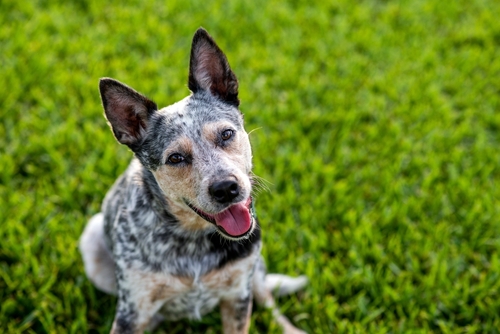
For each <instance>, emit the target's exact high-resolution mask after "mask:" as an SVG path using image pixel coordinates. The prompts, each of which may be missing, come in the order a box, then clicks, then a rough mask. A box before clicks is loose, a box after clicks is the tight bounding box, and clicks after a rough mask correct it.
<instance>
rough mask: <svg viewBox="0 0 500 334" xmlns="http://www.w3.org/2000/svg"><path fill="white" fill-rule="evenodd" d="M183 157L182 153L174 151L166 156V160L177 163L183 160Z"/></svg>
mask: <svg viewBox="0 0 500 334" xmlns="http://www.w3.org/2000/svg"><path fill="white" fill-rule="evenodd" d="M184 159H185V158H184V157H183V156H182V155H180V154H179V153H174V154H171V155H170V156H169V157H168V162H170V163H171V164H178V163H181V162H183V161H184Z"/></svg>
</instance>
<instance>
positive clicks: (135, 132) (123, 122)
mask: <svg viewBox="0 0 500 334" xmlns="http://www.w3.org/2000/svg"><path fill="white" fill-rule="evenodd" d="M99 90H100V92H101V99H102V104H103V106H104V112H105V114H106V118H107V120H108V121H109V124H110V125H111V129H112V130H113V133H114V135H115V137H116V139H117V140H118V141H119V142H120V143H122V144H125V145H128V146H130V147H131V148H132V147H133V146H136V145H138V144H140V143H141V142H142V139H144V136H145V134H146V128H147V126H148V121H149V118H150V116H151V115H152V114H153V113H154V112H155V111H156V110H157V109H158V108H157V107H156V104H155V103H154V102H153V101H151V100H149V99H148V98H146V97H145V96H143V95H141V94H139V93H138V92H136V91H135V90H133V89H132V88H130V87H128V86H127V85H124V84H122V83H121V82H119V81H116V80H114V79H110V78H102V79H101V80H100V81H99Z"/></svg>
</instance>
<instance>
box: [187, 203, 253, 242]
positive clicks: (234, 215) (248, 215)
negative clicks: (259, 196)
mask: <svg viewBox="0 0 500 334" xmlns="http://www.w3.org/2000/svg"><path fill="white" fill-rule="evenodd" d="M186 204H187V205H188V206H189V207H190V208H191V210H193V211H194V212H196V213H197V214H198V216H200V217H201V218H203V219H205V220H206V221H208V222H210V223H212V224H214V225H215V226H217V229H218V230H219V232H221V233H222V234H223V235H225V236H227V237H229V238H235V239H239V238H243V237H245V236H247V235H248V234H250V232H251V231H252V227H253V225H254V219H253V214H252V210H251V206H252V197H249V198H248V199H247V200H246V202H240V203H236V204H233V205H231V206H230V207H228V208H227V209H225V210H224V211H222V212H219V213H217V214H215V215H211V214H208V213H206V212H203V211H202V210H200V209H198V208H196V207H195V206H193V205H192V204H190V203H189V202H187V201H186Z"/></svg>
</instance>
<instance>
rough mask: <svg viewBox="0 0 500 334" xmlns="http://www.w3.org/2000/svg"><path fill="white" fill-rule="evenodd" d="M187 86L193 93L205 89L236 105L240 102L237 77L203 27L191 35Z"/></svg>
mask: <svg viewBox="0 0 500 334" xmlns="http://www.w3.org/2000/svg"><path fill="white" fill-rule="evenodd" d="M188 86H189V89H190V90H191V91H192V92H193V93H196V92H197V91H199V90H205V91H209V92H211V93H212V94H213V95H215V96H217V97H218V98H220V99H221V100H223V101H225V102H227V103H230V104H232V105H235V106H236V107H237V106H238V105H239V104H240V101H239V100H238V79H236V75H234V73H233V71H231V67H229V63H228V61H227V58H226V55H224V53H223V52H222V50H221V49H220V48H219V47H218V46H217V44H215V41H214V40H213V39H212V37H210V35H209V34H208V32H207V31H206V30H205V29H203V28H199V29H198V30H197V31H196V33H195V34H194V37H193V44H192V46H191V59H190V62H189V84H188Z"/></svg>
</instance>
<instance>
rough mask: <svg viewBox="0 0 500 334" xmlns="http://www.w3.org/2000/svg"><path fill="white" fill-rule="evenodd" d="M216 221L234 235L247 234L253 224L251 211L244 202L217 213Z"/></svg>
mask: <svg viewBox="0 0 500 334" xmlns="http://www.w3.org/2000/svg"><path fill="white" fill-rule="evenodd" d="M215 222H216V223H217V225H218V226H220V227H222V228H223V229H224V231H226V232H227V233H228V234H229V235H231V236H233V237H236V236H239V235H242V234H245V233H246V232H248V230H249V229H250V227H251V226H252V220H251V218H250V212H249V211H248V208H247V206H246V205H245V204H244V203H239V204H235V205H233V206H230V207H229V208H228V209H227V210H225V211H223V212H221V213H219V214H217V215H216V216H215Z"/></svg>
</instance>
